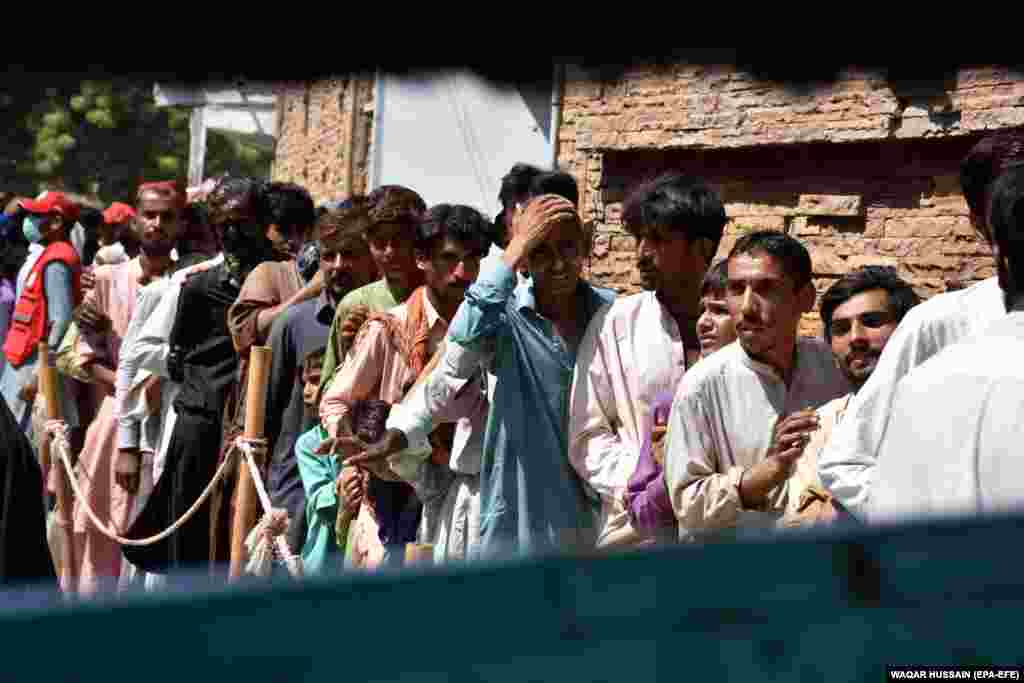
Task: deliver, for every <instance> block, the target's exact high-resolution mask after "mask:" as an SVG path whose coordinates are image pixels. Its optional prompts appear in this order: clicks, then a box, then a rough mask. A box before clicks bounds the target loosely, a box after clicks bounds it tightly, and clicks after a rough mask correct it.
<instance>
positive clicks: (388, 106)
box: [370, 71, 551, 216]
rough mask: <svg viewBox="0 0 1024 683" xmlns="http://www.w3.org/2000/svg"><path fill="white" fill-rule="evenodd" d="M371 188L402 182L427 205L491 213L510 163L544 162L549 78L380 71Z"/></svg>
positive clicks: (547, 156)
mask: <svg viewBox="0 0 1024 683" xmlns="http://www.w3.org/2000/svg"><path fill="white" fill-rule="evenodd" d="M378 95H379V100H378V101H377V103H376V111H375V116H376V121H375V125H376V131H375V140H374V144H373V148H372V150H371V155H372V161H371V163H372V177H371V178H370V185H371V189H372V188H374V187H378V186H379V185H393V184H398V185H406V186H408V187H411V188H412V189H414V190H416V191H417V192H419V193H420V194H421V195H422V196H423V198H424V200H425V201H426V202H427V204H428V205H433V204H438V203H441V202H447V203H452V204H468V205H470V206H474V207H476V208H478V209H480V210H482V211H484V212H485V214H486V215H488V216H493V215H494V214H495V213H497V212H498V210H499V206H498V202H497V196H498V189H499V186H500V184H501V183H500V181H501V177H502V176H503V175H505V173H507V172H508V169H509V168H511V167H512V165H513V164H515V163H516V162H525V163H530V164H535V165H537V166H540V167H542V168H544V167H547V166H548V164H549V161H550V150H551V147H550V144H551V143H550V128H551V126H550V114H551V104H550V102H551V88H550V83H548V84H538V85H536V86H523V87H519V88H516V87H509V86H501V87H499V86H496V85H494V84H492V83H489V82H487V81H484V80H483V79H482V78H480V77H478V76H476V75H475V74H473V73H471V72H466V71H458V72H447V73H443V72H439V73H431V74H422V75H405V76H395V75H387V74H382V75H381V76H380V83H379V90H378Z"/></svg>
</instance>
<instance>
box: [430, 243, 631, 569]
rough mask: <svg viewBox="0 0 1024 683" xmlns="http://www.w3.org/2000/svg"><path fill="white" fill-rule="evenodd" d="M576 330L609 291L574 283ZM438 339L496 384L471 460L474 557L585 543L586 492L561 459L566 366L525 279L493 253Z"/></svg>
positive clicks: (591, 510) (565, 352)
mask: <svg viewBox="0 0 1024 683" xmlns="http://www.w3.org/2000/svg"><path fill="white" fill-rule="evenodd" d="M575 297H576V305H577V314H578V315H579V316H580V329H585V328H586V326H587V324H588V323H589V322H590V319H591V318H592V317H593V316H594V313H595V312H597V310H598V309H599V308H600V307H601V306H602V305H604V304H606V303H610V302H611V301H612V300H613V299H614V298H615V292H614V291H612V290H610V289H604V288H599V287H594V286H593V285H590V284H588V283H586V282H583V281H581V282H580V283H579V286H578V287H577V289H576V294H575ZM448 338H449V339H450V340H451V341H452V342H454V343H456V344H459V345H460V346H462V347H464V348H466V349H468V350H469V351H470V352H474V353H478V354H479V355H480V358H481V360H485V361H486V362H488V363H489V365H490V367H491V371H492V372H493V373H494V375H495V377H496V379H497V383H496V386H495V388H494V399H493V402H492V403H491V407H490V414H489V415H488V419H487V430H486V433H485V435H484V452H483V458H482V461H481V468H480V508H481V512H480V556H481V557H482V558H496V557H501V556H506V555H537V554H548V553H551V552H555V551H559V550H570V551H571V550H575V549H578V548H581V547H586V546H592V545H593V542H594V536H595V533H596V517H595V514H596V507H595V499H594V498H593V497H592V496H591V495H590V494H588V492H587V491H586V490H585V488H584V484H583V483H582V482H581V481H580V479H579V477H578V476H577V475H576V472H575V470H573V468H572V466H571V465H570V464H569V456H568V438H567V433H568V424H569V411H568V407H569V391H570V388H571V385H572V377H573V370H574V368H575V365H576V348H570V347H568V346H567V345H566V343H565V342H564V341H563V340H562V338H561V337H560V336H559V335H558V333H557V332H556V331H555V328H554V325H553V324H552V323H551V321H549V320H546V319H545V318H544V317H542V316H541V315H540V314H539V313H538V312H537V309H536V302H535V299H534V295H533V284H532V282H531V281H530V280H525V281H521V282H519V283H518V285H517V280H516V273H515V272H514V271H513V270H512V269H511V268H509V267H508V266H507V265H506V264H505V263H504V262H503V261H502V260H500V259H495V260H493V261H491V262H490V263H488V264H486V271H485V272H481V273H480V276H479V277H478V278H477V281H476V282H475V283H474V284H473V285H472V286H470V287H469V289H468V290H467V291H466V300H465V301H464V302H463V304H462V305H461V306H460V307H459V311H458V313H456V315H455V318H454V320H452V322H451V325H450V326H449V328H448Z"/></svg>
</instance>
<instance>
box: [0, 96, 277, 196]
mask: <svg viewBox="0 0 1024 683" xmlns="http://www.w3.org/2000/svg"><path fill="white" fill-rule="evenodd" d="M23 80H24V84H19V83H15V84H14V87H13V88H12V87H8V88H7V92H6V93H4V94H2V95H0V125H4V126H5V127H6V131H7V132H8V135H7V139H6V140H5V141H4V142H3V143H0V183H2V184H0V189H11V190H14V191H17V192H20V193H24V194H31V193H35V192H36V191H38V190H39V189H40V188H41V187H43V186H62V187H63V188H64V189H66V190H68V191H71V192H78V193H82V194H86V195H91V196H96V197H97V198H98V199H99V200H100V201H102V202H104V203H109V202H111V201H129V202H130V201H131V200H132V198H133V193H134V190H135V188H136V187H137V185H138V183H139V182H140V181H142V180H163V179H170V178H175V177H180V178H184V177H185V176H186V175H187V172H188V154H189V110H188V109H187V108H185V107H164V108H160V107H157V106H156V102H155V101H154V99H153V83H152V82H145V81H131V80H124V79H122V80H106V81H101V80H77V81H76V80H71V79H61V78H55V79H51V80H50V82H48V83H47V84H46V86H47V87H45V88H42V89H41V88H40V87H39V85H40V84H39V83H38V81H35V82H33V79H28V78H25V79H23ZM8 85H11V84H10V83H9V84H8ZM19 86H21V87H19ZM270 158H271V154H270V153H269V152H268V151H266V150H263V149H260V148H258V147H255V146H252V145H248V144H246V143H245V142H244V141H243V140H242V139H239V138H237V137H234V136H229V135H225V134H221V133H218V132H216V131H208V132H207V152H206V160H205V167H206V168H205V175H207V176H212V175H217V174H220V173H223V172H233V173H244V174H248V175H255V176H261V177H263V176H266V175H267V174H268V173H269V170H270Z"/></svg>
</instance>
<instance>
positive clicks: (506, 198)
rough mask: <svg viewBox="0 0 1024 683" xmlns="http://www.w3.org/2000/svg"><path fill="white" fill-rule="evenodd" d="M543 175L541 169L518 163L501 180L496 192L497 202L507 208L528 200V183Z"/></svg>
mask: <svg viewBox="0 0 1024 683" xmlns="http://www.w3.org/2000/svg"><path fill="white" fill-rule="evenodd" d="M542 173H544V171H542V170H541V169H539V168H537V167H536V166H532V165H530V164H523V163H519V164H516V165H515V166H513V167H512V168H511V169H509V172H508V173H506V174H505V175H504V176H503V177H502V179H501V189H500V190H498V201H499V202H500V203H501V206H502V207H503V208H506V207H509V206H511V205H512V204H514V203H515V202H518V201H523V200H525V199H528V198H529V195H530V183H532V182H533V179H534V178H536V177H537V176H539V175H541V174H542Z"/></svg>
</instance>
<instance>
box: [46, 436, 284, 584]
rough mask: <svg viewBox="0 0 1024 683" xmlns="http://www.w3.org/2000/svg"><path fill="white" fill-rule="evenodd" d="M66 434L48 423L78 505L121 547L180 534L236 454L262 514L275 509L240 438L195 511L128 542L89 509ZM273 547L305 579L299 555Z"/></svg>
mask: <svg viewBox="0 0 1024 683" xmlns="http://www.w3.org/2000/svg"><path fill="white" fill-rule="evenodd" d="M67 431H68V427H67V425H66V424H65V423H64V422H63V421H62V420H48V421H47V422H46V433H47V434H48V435H49V436H50V437H51V438H52V440H53V441H52V443H53V446H54V447H55V448H56V450H57V453H58V454H59V457H60V460H61V462H63V463H64V468H65V470H66V471H67V473H68V480H69V481H70V482H71V488H72V489H74V492H75V496H76V497H77V498H78V500H79V501H81V503H82V507H83V508H84V509H85V513H86V515H88V517H89V520H90V521H91V522H92V523H93V524H94V525H95V526H96V528H97V529H99V530H100V532H101V533H102V534H103V535H104V536H106V537H107V538H109V539H110V540H112V541H114V542H115V543H118V544H120V545H127V546H150V545H153V544H155V543H159V542H160V541H162V540H164V539H165V538H167V537H169V536H170V535H171V534H173V533H174V532H176V531H178V530H179V529H180V528H181V527H182V526H184V525H185V524H186V523H187V522H188V521H189V520H190V519H192V517H193V516H194V515H195V514H196V512H198V511H199V508H201V507H202V506H203V504H204V503H205V502H206V501H207V500H208V499H209V497H210V495H211V494H212V493H213V490H214V487H216V485H217V484H218V483H219V482H220V481H221V479H223V478H224V475H225V474H227V472H228V469H229V465H231V463H232V462H233V461H234V458H232V457H231V456H232V455H233V454H234V453H235V452H236V451H237V452H240V453H242V455H243V457H244V459H245V463H246V465H247V466H248V467H249V471H250V472H251V473H252V479H253V483H254V484H255V485H256V494H257V495H258V496H259V500H260V504H261V505H262V507H263V514H264V515H266V516H268V517H269V516H270V513H271V511H272V509H273V507H272V505H271V503H270V496H269V495H268V494H267V489H266V485H265V484H264V483H263V477H262V476H261V475H260V469H259V467H258V466H257V464H256V458H255V457H254V456H253V449H254V444H253V443H251V442H250V441H247V440H246V439H245V437H241V436H240V437H238V438H237V439H235V443H234V444H233V448H232V449H231V450H230V451H228V454H227V455H226V456H225V458H224V461H223V462H221V464H220V466H219V467H218V468H217V471H216V472H215V473H214V475H213V478H212V479H211V480H210V483H209V484H207V485H206V488H205V489H204V490H203V492H202V493H201V494H200V495H199V498H197V499H196V502H195V503H193V504H192V507H190V508H189V509H188V510H186V511H185V514H183V515H182V516H181V517H180V518H179V519H178V520H177V521H175V522H174V524H172V525H171V526H169V527H167V528H166V529H164V530H163V531H162V532H160V533H159V534H156V535H155V536H149V537H148V538H125V537H124V536H121V535H120V534H118V533H117V532H116V531H114V530H112V528H109V527H107V526H106V525H105V524H104V523H103V521H102V520H100V518H99V515H97V514H96V511H95V510H93V509H92V506H91V505H89V502H88V499H87V498H86V497H85V495H84V494H83V493H82V490H81V488H79V484H78V478H77V477H76V476H75V471H74V466H73V465H72V464H71V459H70V458H69V457H68V451H69V450H70V446H69V443H68V434H67ZM274 547H275V549H276V551H277V554H278V556H279V557H281V559H282V560H283V561H284V563H285V566H286V567H287V568H288V573H289V574H291V575H292V576H293V577H300V576H302V563H301V560H300V558H299V557H298V556H297V555H294V554H292V552H291V549H290V548H289V547H288V543H287V541H286V540H285V539H284V538H283V537H282V536H280V535H277V536H275V538H274Z"/></svg>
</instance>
